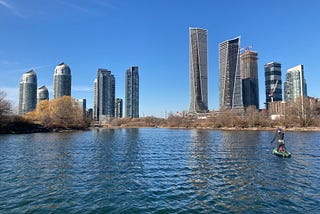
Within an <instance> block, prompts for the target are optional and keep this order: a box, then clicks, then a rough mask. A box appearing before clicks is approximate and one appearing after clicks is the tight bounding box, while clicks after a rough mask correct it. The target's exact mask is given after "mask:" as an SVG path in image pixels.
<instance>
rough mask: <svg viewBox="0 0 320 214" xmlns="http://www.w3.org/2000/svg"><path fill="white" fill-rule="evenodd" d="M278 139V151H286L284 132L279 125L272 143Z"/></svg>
mask: <svg viewBox="0 0 320 214" xmlns="http://www.w3.org/2000/svg"><path fill="white" fill-rule="evenodd" d="M276 139H278V147H277V151H278V152H285V151H286V148H285V145H284V132H283V131H282V129H281V128H279V127H278V128H277V130H276V133H275V135H274V137H273V139H272V141H271V142H270V143H273V142H274V141H275V140H276Z"/></svg>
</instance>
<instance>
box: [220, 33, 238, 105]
mask: <svg viewBox="0 0 320 214" xmlns="http://www.w3.org/2000/svg"><path fill="white" fill-rule="evenodd" d="M219 79H220V81H219V83H220V90H219V92H220V96H219V101H220V108H223V107H224V108H227V109H243V102H242V80H241V69H240V37H236V38H235V39H231V40H227V41H224V42H222V43H220V45H219Z"/></svg>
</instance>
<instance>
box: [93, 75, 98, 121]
mask: <svg viewBox="0 0 320 214" xmlns="http://www.w3.org/2000/svg"><path fill="white" fill-rule="evenodd" d="M97 115H98V92H97V79H95V80H94V82H93V115H92V116H93V119H94V120H98V118H97Z"/></svg>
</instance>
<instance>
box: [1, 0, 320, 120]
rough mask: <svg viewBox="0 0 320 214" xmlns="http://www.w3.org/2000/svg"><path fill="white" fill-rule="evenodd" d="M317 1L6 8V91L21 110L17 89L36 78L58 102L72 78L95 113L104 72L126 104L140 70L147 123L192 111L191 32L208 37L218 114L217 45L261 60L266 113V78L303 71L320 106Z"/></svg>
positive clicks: (6, 0) (50, 2) (125, 0)
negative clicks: (59, 78)
mask: <svg viewBox="0 0 320 214" xmlns="http://www.w3.org/2000/svg"><path fill="white" fill-rule="evenodd" d="M319 11H320V1H318V0H305V1H301V0H290V1H289V0H287V1H286V0H259V1H257V0H242V1H239V0H225V1H214V0H207V1H204V0H199V1H195V0H134V1H133V0H47V1H43V0H28V1H21V0H20V1H19V0H0V29H1V31H0V75H1V78H0V89H2V90H4V91H6V92H7V94H8V98H9V99H11V100H12V101H13V102H14V103H15V105H18V90H19V81H20V77H21V75H22V74H23V73H25V72H27V71H28V70H30V69H34V70H35V72H36V73H37V77H38V86H39V87H40V86H41V85H47V86H48V88H49V89H50V91H49V93H50V98H51V97H52V85H53V71H54V68H55V66H56V65H57V64H59V63H60V62H62V61H63V62H65V63H67V64H68V65H69V66H70V68H71V71H72V96H73V97H75V98H85V99H87V102H88V107H92V106H93V81H94V79H95V77H96V72H97V69H98V68H107V69H109V70H111V71H112V73H113V74H114V75H115V78H116V97H120V98H123V99H124V91H125V71H126V69H127V68H128V67H129V66H132V65H137V66H139V73H140V115H141V116H147V115H154V116H162V117H163V116H164V115H165V112H176V111H177V110H178V111H182V110H187V109H188V108H189V96H190V95H189V94H190V93H189V90H190V89H189V31H188V30H189V27H200V28H205V29H207V30H208V69H209V72H208V76H209V77H208V84H209V108H210V110H212V109H218V107H219V91H218V88H219V83H218V78H219V65H218V60H219V59H218V44H219V43H220V42H222V41H225V40H227V39H231V38H234V37H236V36H239V35H240V36H241V46H242V47H244V46H249V45H252V46H253V48H252V49H253V50H254V51H257V52H258V54H259V62H258V63H259V88H260V107H264V105H263V103H264V101H265V95H264V90H265V87H264V69H263V65H264V64H265V63H268V62H270V61H277V62H280V63H281V64H282V79H283V80H284V78H285V73H286V70H287V69H288V68H290V67H293V66H296V65H298V64H303V65H304V69H305V78H306V80H307V84H308V95H310V96H314V97H320V92H319V82H320V75H319V72H320V69H319V68H320V54H319V50H320V43H319V42H318V39H319V38H320V13H319Z"/></svg>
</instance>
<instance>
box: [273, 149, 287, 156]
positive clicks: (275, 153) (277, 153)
mask: <svg viewBox="0 0 320 214" xmlns="http://www.w3.org/2000/svg"><path fill="white" fill-rule="evenodd" d="M272 154H274V155H277V156H279V157H283V158H289V157H291V153H290V152H289V151H284V152H278V151H277V148H274V149H273V151H272Z"/></svg>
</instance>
